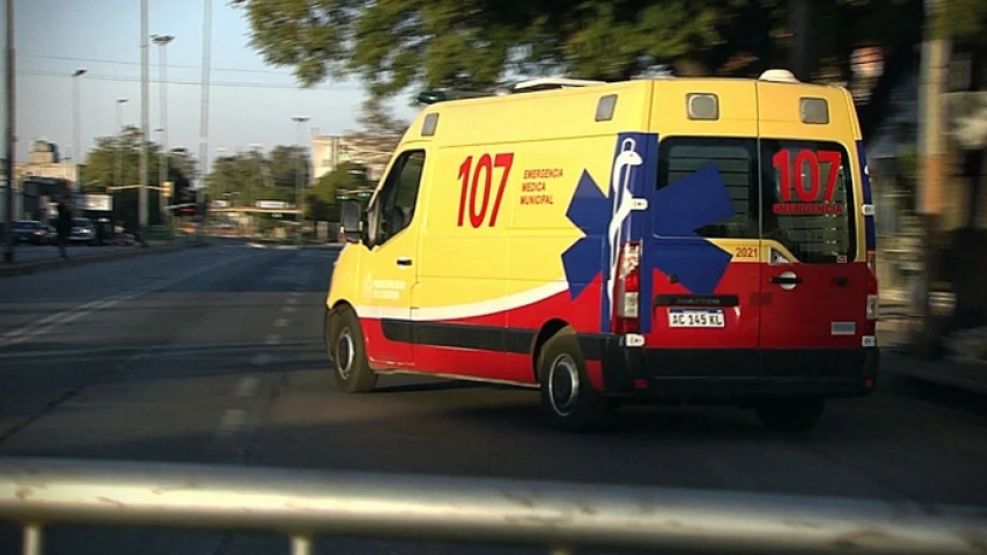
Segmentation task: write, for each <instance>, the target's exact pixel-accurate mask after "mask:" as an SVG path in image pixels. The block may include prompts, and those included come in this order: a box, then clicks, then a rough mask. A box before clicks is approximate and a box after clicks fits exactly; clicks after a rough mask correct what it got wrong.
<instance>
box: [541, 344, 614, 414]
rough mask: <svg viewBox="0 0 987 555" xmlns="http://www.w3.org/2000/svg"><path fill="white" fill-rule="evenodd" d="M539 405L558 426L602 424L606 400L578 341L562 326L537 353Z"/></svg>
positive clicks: (605, 412)
mask: <svg viewBox="0 0 987 555" xmlns="http://www.w3.org/2000/svg"><path fill="white" fill-rule="evenodd" d="M538 381H539V384H540V388H541V402H542V407H543V408H544V410H545V412H546V413H547V414H548V417H549V420H550V421H551V422H552V424H553V425H555V426H556V427H558V428H561V429H563V430H568V431H574V432H581V431H591V430H597V429H600V428H601V427H603V425H604V423H605V422H606V416H607V413H608V403H607V400H606V398H604V397H603V396H602V395H601V394H600V393H599V392H597V391H596V390H594V389H593V386H592V385H591V384H590V383H589V380H588V379H587V373H586V364H585V362H584V360H583V354H582V350H581V349H580V348H579V341H578V340H577V339H576V334H575V332H574V331H573V330H572V328H564V329H562V330H560V331H559V332H558V333H556V334H555V335H553V336H552V337H550V338H549V339H548V341H546V342H545V344H544V345H543V346H542V349H541V353H540V354H539V356H538Z"/></svg>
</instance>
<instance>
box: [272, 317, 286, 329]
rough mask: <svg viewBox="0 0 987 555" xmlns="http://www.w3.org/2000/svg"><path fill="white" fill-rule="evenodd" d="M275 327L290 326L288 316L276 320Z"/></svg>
mask: <svg viewBox="0 0 987 555" xmlns="http://www.w3.org/2000/svg"><path fill="white" fill-rule="evenodd" d="M274 327H276V328H286V327H288V319H287V318H278V319H277V320H275V321H274Z"/></svg>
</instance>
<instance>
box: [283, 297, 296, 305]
mask: <svg viewBox="0 0 987 555" xmlns="http://www.w3.org/2000/svg"><path fill="white" fill-rule="evenodd" d="M284 302H286V303H288V304H298V299H296V298H295V297H288V298H287V299H285V300H284Z"/></svg>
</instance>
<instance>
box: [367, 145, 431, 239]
mask: <svg viewBox="0 0 987 555" xmlns="http://www.w3.org/2000/svg"><path fill="white" fill-rule="evenodd" d="M424 167H425V151H423V150H411V151H407V152H404V153H402V154H401V155H400V157H398V159H397V161H395V162H394V165H393V167H392V168H391V172H390V173H389V174H388V175H387V179H386V180H385V181H384V187H383V188H382V189H381V191H380V194H379V195H378V196H377V202H376V203H375V204H376V206H375V207H374V210H373V217H372V219H371V222H370V225H371V228H372V229H371V232H372V233H373V238H372V243H373V244H374V245H382V244H384V243H386V242H387V241H388V239H390V238H391V237H394V236H395V235H397V234H398V233H400V232H401V231H402V230H403V229H404V228H406V227H408V225H409V224H411V220H412V218H414V216H415V205H416V203H417V200H418V188H419V185H420V184H421V177H422V170H423V169H424Z"/></svg>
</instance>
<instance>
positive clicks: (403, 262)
mask: <svg viewBox="0 0 987 555" xmlns="http://www.w3.org/2000/svg"><path fill="white" fill-rule="evenodd" d="M397 263H398V266H411V259H410V258H406V257H401V258H399V259H397Z"/></svg>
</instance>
